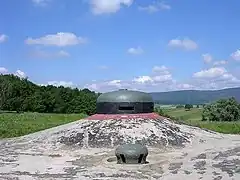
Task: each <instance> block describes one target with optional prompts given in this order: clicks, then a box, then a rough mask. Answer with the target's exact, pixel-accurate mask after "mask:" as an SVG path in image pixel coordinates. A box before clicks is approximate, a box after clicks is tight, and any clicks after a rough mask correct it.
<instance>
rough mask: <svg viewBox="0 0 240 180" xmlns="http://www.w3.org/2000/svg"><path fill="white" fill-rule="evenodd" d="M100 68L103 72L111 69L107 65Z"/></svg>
mask: <svg viewBox="0 0 240 180" xmlns="http://www.w3.org/2000/svg"><path fill="white" fill-rule="evenodd" d="M98 68H99V69H101V70H106V69H109V67H108V66H106V65H101V66H98Z"/></svg>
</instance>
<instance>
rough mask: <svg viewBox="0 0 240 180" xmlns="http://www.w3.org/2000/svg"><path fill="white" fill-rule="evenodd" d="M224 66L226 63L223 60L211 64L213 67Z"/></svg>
mask: <svg viewBox="0 0 240 180" xmlns="http://www.w3.org/2000/svg"><path fill="white" fill-rule="evenodd" d="M225 64H227V61H225V60H221V61H215V62H214V63H213V65H214V66H221V65H225Z"/></svg>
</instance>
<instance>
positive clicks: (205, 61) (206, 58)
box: [202, 53, 213, 64]
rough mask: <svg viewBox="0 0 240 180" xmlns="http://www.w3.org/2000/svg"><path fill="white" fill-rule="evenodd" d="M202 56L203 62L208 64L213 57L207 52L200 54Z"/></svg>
mask: <svg viewBox="0 0 240 180" xmlns="http://www.w3.org/2000/svg"><path fill="white" fill-rule="evenodd" d="M202 57H203V61H204V63H206V64H209V63H211V62H212V61H213V57H212V55H211V54H208V53H206V54H202Z"/></svg>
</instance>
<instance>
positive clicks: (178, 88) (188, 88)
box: [176, 83, 196, 90]
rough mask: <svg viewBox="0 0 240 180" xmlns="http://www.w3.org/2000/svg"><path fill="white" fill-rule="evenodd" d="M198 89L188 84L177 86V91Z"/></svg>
mask: <svg viewBox="0 0 240 180" xmlns="http://www.w3.org/2000/svg"><path fill="white" fill-rule="evenodd" d="M195 88H196V87H195V86H194V85H192V84H188V83H183V84H181V83H180V84H177V85H176V89H177V90H192V89H195Z"/></svg>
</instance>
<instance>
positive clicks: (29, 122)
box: [0, 108, 240, 138]
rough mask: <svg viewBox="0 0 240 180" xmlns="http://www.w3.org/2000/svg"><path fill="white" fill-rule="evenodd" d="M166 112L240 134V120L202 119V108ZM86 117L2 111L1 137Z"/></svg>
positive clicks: (0, 119) (187, 120)
mask: <svg viewBox="0 0 240 180" xmlns="http://www.w3.org/2000/svg"><path fill="white" fill-rule="evenodd" d="M163 111H164V113H165V114H167V115H169V116H171V117H174V119H179V120H181V121H184V122H185V123H186V124H189V125H193V126H198V127H201V128H205V129H209V130H213V131H217V132H222V133H230V134H240V122H208V121H201V113H202V109H197V108H193V109H191V111H186V110H185V109H178V108H164V109H163ZM84 117H86V115H84V114H40V113H22V114H18V113H0V138H10V137H17V136H22V135H26V134H29V133H33V132H37V131H40V130H44V129H48V128H51V127H55V126H59V125H62V124H66V123H70V122H73V121H75V120H79V119H82V118H84Z"/></svg>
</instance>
